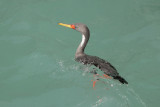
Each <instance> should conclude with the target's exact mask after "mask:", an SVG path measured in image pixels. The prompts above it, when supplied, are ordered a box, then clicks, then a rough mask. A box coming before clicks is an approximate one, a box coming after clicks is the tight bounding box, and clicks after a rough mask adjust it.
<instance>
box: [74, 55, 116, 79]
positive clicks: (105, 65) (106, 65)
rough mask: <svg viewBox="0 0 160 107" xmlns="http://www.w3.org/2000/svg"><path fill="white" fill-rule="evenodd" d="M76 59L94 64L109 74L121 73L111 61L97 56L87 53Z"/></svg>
mask: <svg viewBox="0 0 160 107" xmlns="http://www.w3.org/2000/svg"><path fill="white" fill-rule="evenodd" d="M76 61H78V62H81V63H83V64H85V65H86V64H91V65H94V66H96V67H98V68H99V69H100V70H102V71H103V72H104V73H105V74H107V75H109V76H113V77H115V76H118V75H119V73H118V72H117V70H116V69H115V67H113V66H112V65H111V64H110V63H109V62H107V61H105V60H103V59H101V58H99V57H97V56H90V55H85V56H82V57H78V58H76Z"/></svg>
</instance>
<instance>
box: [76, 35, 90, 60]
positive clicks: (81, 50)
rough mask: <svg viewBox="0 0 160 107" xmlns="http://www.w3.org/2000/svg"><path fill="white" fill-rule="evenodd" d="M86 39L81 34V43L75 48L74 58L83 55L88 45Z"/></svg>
mask: <svg viewBox="0 0 160 107" xmlns="http://www.w3.org/2000/svg"><path fill="white" fill-rule="evenodd" d="M88 39H89V38H86V36H85V35H83V34H82V41H81V43H80V44H79V46H78V48H77V51H76V55H75V56H76V57H77V56H81V55H83V54H84V49H85V47H86V45H87V43H88Z"/></svg>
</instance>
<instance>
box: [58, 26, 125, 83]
mask: <svg viewBox="0 0 160 107" xmlns="http://www.w3.org/2000/svg"><path fill="white" fill-rule="evenodd" d="M59 25H62V26H66V27H69V28H72V29H75V30H76V31H78V32H80V33H81V34H82V41H81V43H80V45H79V46H78V48H77V50H76V54H75V60H76V61H78V62H81V63H83V64H85V65H86V64H90V65H94V66H96V67H98V68H99V69H100V70H101V71H103V72H104V73H105V74H106V75H108V76H112V77H113V78H114V79H117V80H119V81H120V82H121V83H123V84H124V83H126V84H128V82H127V81H126V80H125V79H124V78H122V77H121V76H120V75H119V73H118V72H117V70H116V69H115V68H114V67H113V66H112V65H111V64H110V63H109V62H107V61H105V60H103V59H101V58H99V57H97V56H90V55H87V54H85V53H84V50H85V47H86V45H87V43H88V40H89V37H90V31H89V29H88V27H87V26H86V25H85V24H82V23H74V24H63V23H59Z"/></svg>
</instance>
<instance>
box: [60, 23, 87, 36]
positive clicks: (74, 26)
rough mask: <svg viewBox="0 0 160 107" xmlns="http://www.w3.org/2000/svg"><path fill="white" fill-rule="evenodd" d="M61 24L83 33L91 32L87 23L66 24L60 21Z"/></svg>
mask: <svg viewBox="0 0 160 107" xmlns="http://www.w3.org/2000/svg"><path fill="white" fill-rule="evenodd" d="M58 24H59V25H61V26H65V27H69V28H72V29H74V30H77V31H78V32H80V33H82V34H85V35H86V34H89V29H88V27H87V26H86V25H85V24H82V23H73V24H64V23H58Z"/></svg>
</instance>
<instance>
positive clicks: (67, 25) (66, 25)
mask: <svg viewBox="0 0 160 107" xmlns="http://www.w3.org/2000/svg"><path fill="white" fill-rule="evenodd" d="M58 25H61V26H65V27H69V28H72V26H71V25H69V24H63V23H58Z"/></svg>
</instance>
